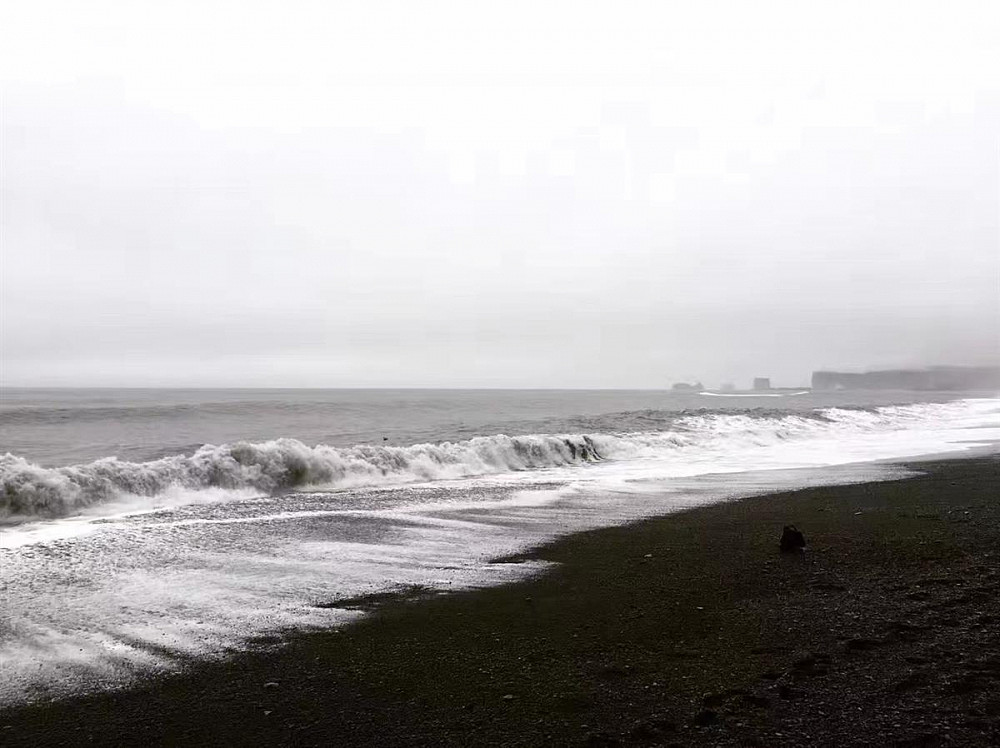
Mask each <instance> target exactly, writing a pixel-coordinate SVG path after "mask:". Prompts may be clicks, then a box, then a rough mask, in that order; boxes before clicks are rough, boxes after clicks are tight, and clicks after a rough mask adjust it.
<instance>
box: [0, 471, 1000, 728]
mask: <svg viewBox="0 0 1000 748" xmlns="http://www.w3.org/2000/svg"><path fill="white" fill-rule="evenodd" d="M911 463H912V467H913V469H914V470H917V471H920V472H921V474H920V475H917V476H914V477H904V478H900V479H896V480H890V481H886V482H881V481H880V482H873V483H860V484H850V485H840V486H833V487H820V488H808V489H802V490H797V491H789V492H781V493H776V494H770V495H762V496H754V497H750V498H746V499H740V500H735V501H730V502H725V503H721V504H714V505H710V506H705V507H699V508H694V509H690V510H686V511H682V512H678V513H675V514H670V515H667V516H665V517H659V518H654V519H649V520H643V521H640V522H637V523H633V524H630V525H626V526H622V527H612V528H604V529H599V530H592V531H588V532H583V533H578V534H575V535H570V536H565V537H563V538H560V539H557V540H555V541H554V542H552V543H551V544H548V545H546V546H543V547H542V548H539V549H537V550H536V551H533V552H530V553H528V554H523V556H522V557H519V558H523V559H525V560H526V559H532V560H542V561H550V562H556V565H554V566H552V567H550V568H549V570H548V571H547V572H545V573H543V574H542V575H540V576H538V577H534V578H530V579H528V580H525V581H521V582H517V583H514V584H511V585H508V586H503V587H495V588H485V589H480V590H474V591H467V592H457V593H451V594H448V595H443V596H425V595H420V594H419V591H418V594H416V595H415V597H417V598H419V599H418V600H416V601H408V600H407V599H406V597H407V596H406V595H403V596H401V597H397V598H396V599H393V600H390V601H389V602H387V603H385V604H384V605H381V606H379V607H377V608H376V609H375V610H374V611H373V612H372V614H371V615H370V616H369V617H368V618H366V619H364V620H362V621H360V622H358V623H356V624H354V625H352V626H350V627H348V628H345V629H335V630H330V631H321V632H304V633H299V634H294V635H292V636H290V637H289V639H288V641H287V643H286V644H285V645H284V646H282V647H281V648H278V649H274V650H271V651H252V652H245V653H241V654H237V655H234V656H232V657H230V658H228V659H227V660H225V661H223V662H207V663H198V664H194V665H192V666H191V667H189V668H188V669H187V670H186V671H185V672H182V673H180V674H177V675H171V676H165V677H163V678H162V679H157V680H155V681H147V682H144V683H142V684H141V685H139V686H137V687H135V688H132V689H130V690H127V691H121V692H110V693H99V694H91V695H85V696H80V697H73V698H70V699H65V700H61V701H56V702H52V703H36V704H33V705H29V706H20V707H13V708H8V709H6V710H3V711H0V729H2V732H0V737H2V738H3V742H4V743H5V744H8V745H21V744H25V745H26V744H33V745H60V744H62V745H70V744H81V743H89V744H115V745H127V744H137V743H153V744H161V743H185V744H211V743H215V744H221V743H229V744H244V743H262V742H267V743H272V744H278V745H288V744H297V745H320V744H339V745H375V744H379V745H467V744H483V745H497V744H504V745H539V744H543V743H547V744H555V745H619V744H620V745H631V744H650V745H671V744H676V745H692V744H698V745H701V744H704V745H769V746H770V745H800V744H804V743H808V744H811V745H866V744H872V743H875V744H887V745H892V744H899V745H907V744H908V745H914V746H915V745H945V744H947V745H982V744H984V743H986V742H989V741H990V740H1000V699H998V698H996V697H995V696H992V695H991V691H992V693H996V692H997V691H1000V603H998V598H1000V595H998V594H997V593H998V592H1000V553H998V552H997V551H995V550H993V549H995V548H1000V505H998V504H997V502H996V498H995V497H996V496H997V495H998V493H1000V491H998V488H1000V457H998V456H997V455H996V454H992V455H990V456H968V457H966V456H962V457H952V458H949V459H946V460H939V461H934V462H927V461H923V460H920V461H917V460H907V461H898V462H897V464H900V465H902V466H904V467H906V466H908V465H910V464H911ZM783 524H796V525H797V526H798V527H799V528H800V529H801V530H803V531H804V532H805V534H806V538H807V541H808V543H809V546H810V550H809V551H808V552H807V553H806V554H803V555H802V556H795V557H782V556H781V555H780V554H779V553H778V552H777V538H778V535H780V529H781V526H782V525H783ZM515 560H516V559H507V561H508V562H513V561H515ZM358 603H359V604H361V605H363V604H364V601H358ZM852 710H853V711H852ZM755 741H756V742H755ZM824 741H826V742H824ZM901 741H911V742H909V743H906V742H901ZM913 741H916V742H913Z"/></svg>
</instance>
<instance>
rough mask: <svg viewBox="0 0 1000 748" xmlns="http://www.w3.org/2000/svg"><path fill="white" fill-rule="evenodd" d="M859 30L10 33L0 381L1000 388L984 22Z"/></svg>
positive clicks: (104, 11) (508, 25) (442, 11)
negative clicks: (987, 382)
mask: <svg viewBox="0 0 1000 748" xmlns="http://www.w3.org/2000/svg"><path fill="white" fill-rule="evenodd" d="M861 7H862V6H852V5H843V4H810V5H809V6H808V7H805V6H802V5H798V4H784V3H776V4H768V5H761V6H757V7H749V6H743V5H736V4H733V5H728V6H724V11H725V12H722V13H719V12H716V11H715V10H713V8H711V7H706V6H698V7H685V6H681V5H659V4H639V5H636V6H632V7H629V8H624V9H622V8H614V9H613V10H612V9H611V6H591V7H587V8H573V9H572V12H569V9H563V8H562V6H558V5H543V6H541V7H535V6H531V5H527V4H513V5H510V6H505V7H504V8H503V9H488V8H485V7H482V6H467V7H462V8H456V7H453V6H447V5H442V4H426V5H421V7H419V8H416V7H409V6H406V5H401V4H393V3H381V4H379V3H375V4H372V5H369V6H366V7H365V8H351V7H340V6H329V7H320V6H312V5H293V6H290V7H288V8H283V9H282V10H281V11H280V12H279V11H277V10H273V11H269V10H268V9H266V8H242V7H241V8H239V9H234V8H233V9H231V8H229V7H228V6H225V5H208V6H205V5H192V6H190V8H188V7H187V6H185V5H184V4H179V5H171V6H170V7H159V8H155V7H143V8H138V7H132V6H122V5H119V4H115V3H109V4H104V5H101V4H98V5H96V6H87V7H83V6H78V5H75V4H72V3H58V2H54V3H32V4H27V5H22V6H20V7H13V8H10V9H8V10H7V11H5V16H6V18H5V23H4V24H3V25H2V29H0V62H2V64H0V70H2V74H0V91H2V96H3V112H2V119H3V121H2V136H0V137H2V151H3V156H4V158H3V167H2V170H3V174H2V188H3V189H2V203H3V205H2V212H3V228H2V232H3V236H2V247H3V251H2V255H3V256H2V273H0V276H2V277H0V300H2V301H0V341H2V356H0V358H2V366H0V384H3V385H4V386H7V387H12V386H19V387H33V386H70V387H81V386H103V387H150V386H158V387H293V388H301V387H309V388H313V387H320V388H328V387H334V388H341V387H352V388H353V387H362V388H369V387H377V388H399V387H407V388H408V387H418V388H428V387H430V388H456V387H457V388H518V389H525V388H547V389H549V388H555V389H563V388H573V389H577V388H586V389H591V388H598V389H607V388H614V389H632V388H641V389H659V388H667V387H669V386H670V385H671V384H672V383H673V382H678V381H689V382H694V381H698V380H700V381H702V382H705V383H706V384H709V383H711V384H712V385H713V386H715V385H719V384H721V383H725V382H734V383H736V384H737V386H740V387H744V386H749V382H750V380H751V379H752V378H753V377H758V376H763V377H770V378H771V380H772V382H773V383H774V384H775V385H776V386H796V385H800V384H801V385H805V384H806V383H807V382H808V381H809V376H810V374H811V372H812V371H814V370H817V369H833V370H849V371H861V370H867V369H886V368H923V367H926V366H930V365H940V364H960V365H985V364H991V365H995V364H997V363H998V362H1000V344H998V341H1000V241H998V236H1000V217H998V205H1000V164H998V160H997V157H996V154H997V151H998V147H1000V75H998V74H997V73H996V70H998V69H1000V64H996V63H997V62H998V58H1000V55H998V54H997V49H996V45H995V39H996V38H998V37H1000V14H998V13H997V12H996V10H995V8H994V6H991V5H989V4H977V3H970V4H968V5H960V6H955V7H949V8H947V9H946V8H943V7H941V6H937V5H932V4H906V5H902V4H899V5H893V4H886V5H879V6H875V7H869V6H864V11H863V15H862V11H861ZM961 9H965V10H966V12H961ZM234 18H238V19H239V23H238V24H234V23H233V20H234ZM862 19H863V22H862ZM40 39H45V42H44V43H38V41H39V40H40Z"/></svg>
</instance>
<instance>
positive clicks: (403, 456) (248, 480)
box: [0, 401, 996, 519]
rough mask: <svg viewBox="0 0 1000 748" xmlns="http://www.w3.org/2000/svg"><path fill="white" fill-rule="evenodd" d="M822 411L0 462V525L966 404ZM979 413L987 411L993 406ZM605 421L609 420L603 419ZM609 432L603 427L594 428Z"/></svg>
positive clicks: (637, 450) (466, 472)
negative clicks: (344, 444) (189, 497)
mask: <svg viewBox="0 0 1000 748" xmlns="http://www.w3.org/2000/svg"><path fill="white" fill-rule="evenodd" d="M970 402H973V401H964V404H963V402H952V403H947V404H922V405H909V406H887V407H881V408H874V409H869V410H862V409H857V410H849V409H838V408H829V409H825V410H819V411H813V412H811V413H803V412H798V413H790V412H785V413H784V414H781V413H779V412H776V411H774V410H767V411H762V412H757V413H754V412H741V413H719V412H716V413H699V414H688V415H684V416H682V417H680V418H677V417H676V416H677V414H672V417H671V418H670V419H669V426H668V427H667V428H665V429H664V428H657V429H649V428H648V426H647V429H643V430H632V429H634V428H635V426H637V425H638V424H639V423H641V422H643V421H645V422H647V423H648V421H649V420H651V416H649V415H648V414H638V415H641V416H642V417H641V418H639V417H638V416H637V414H619V415H618V417H616V418H615V419H614V421H616V422H617V423H619V424H627V426H626V429H628V430H622V431H611V430H610V429H609V430H607V431H599V432H594V433H590V434H567V435H555V434H529V435H524V436H505V435H494V436H483V437H476V438H473V439H469V440H467V441H461V442H444V443H441V444H416V445H412V446H405V447H397V446H370V445H359V446H355V447H350V448H336V447H331V446H328V445H322V444H321V445H317V446H313V447H310V446H307V445H306V444H303V443H302V442H300V441H297V440H295V439H276V440H273V441H266V442H259V443H250V442H238V443H235V444H223V445H220V446H214V445H206V446H203V447H200V448H199V449H197V450H196V451H195V452H194V453H193V454H189V455H172V456H167V457H163V458H160V459H157V460H153V461H150V462H129V461H124V460H119V459H117V458H116V457H107V458H104V459H100V460H96V461H94V462H90V463H87V464H81V465H71V466H66V467H53V468H49V467H43V466H40V465H37V464H34V463H31V462H29V461H28V460H26V459H24V458H22V457H19V456H17V455H13V454H9V453H8V454H6V455H4V456H2V457H0V517H3V518H8V519H17V518H25V519H27V518H46V517H61V516H66V515H68V514H72V513H74V512H78V511H80V510H82V509H84V508H85V507H88V506H91V505H94V504H100V503H104V502H113V501H117V500H125V499H128V498H129V497H136V496H138V497H156V496H158V495H160V494H163V493H165V492H167V491H168V490H174V489H180V490H183V491H206V490H218V489H224V490H225V489H232V490H237V491H240V492H242V493H243V494H244V495H245V492H246V491H248V490H249V491H255V492H259V493H261V494H270V493H277V492H282V491H288V490H294V489H303V488H318V487H354V486H374V485H386V484H393V483H406V482H415V481H433V480H445V479H454V478H468V477H474V476H485V475H492V474H499V473H507V472H511V471H522V470H533V469H540V468H554V467H563V466H571V465H576V464H582V463H588V462H595V461H603V460H609V459H610V460H615V459H628V458H642V457H656V458H663V457H670V458H676V459H678V460H680V459H685V456H686V455H690V454H691V453H692V451H694V452H695V453H696V455H699V456H700V458H701V459H704V458H705V457H706V456H712V455H722V454H726V453H732V452H733V451H734V450H741V449H745V448H748V447H756V446H762V445H769V444H778V443H787V442H790V441H793V442H794V441H797V440H809V439H813V438H817V437H819V438H823V437H838V438H839V437H844V436H848V435H851V434H866V433H872V432H879V431H886V430H893V429H907V428H912V427H919V426H920V424H932V425H933V424H937V423H943V422H945V421H948V420H949V419H952V418H961V417H962V416H964V415H966V414H967V413H968V412H969V411H968V408H969V407H973V406H969V405H967V404H968V403H970ZM991 402H992V403H993V405H987V406H986V407H987V408H990V410H989V412H990V413H991V414H995V413H996V406H995V403H996V401H991ZM609 420H610V419H609ZM601 425H602V426H609V425H611V424H610V423H602V424H601Z"/></svg>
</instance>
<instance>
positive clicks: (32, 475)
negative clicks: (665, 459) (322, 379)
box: [0, 435, 616, 517]
mask: <svg viewBox="0 0 1000 748" xmlns="http://www.w3.org/2000/svg"><path fill="white" fill-rule="evenodd" d="M613 441H616V440H615V438H614V437H609V436H594V437H592V436H587V435H569V436H553V435H529V436H516V437H511V436H504V435H497V436H485V437H477V438H475V439H470V440H469V441H465V442H457V443H452V442H445V443H443V444H417V445H414V446H410V447H392V446H384V447H383V446H368V445H360V446H356V447H351V448H349V449H337V448H334V447H330V446H326V445H322V444H321V445H318V446H315V447H309V446H307V445H305V444H303V443H302V442H300V441H297V440H295V439H276V440H274V441H268V442H260V443H251V442H237V443H235V444H224V445H221V446H214V445H206V446H204V447H201V448H200V449H198V450H197V451H196V452H195V453H194V454H192V455H190V456H185V455H175V456H170V457H164V458H162V459H159V460H153V461H151V462H128V461H123V460H119V459H117V458H116V457H107V458H104V459H101V460H96V461H95V462H91V463H87V464H84V465H71V466H68V467H57V468H45V467H42V466H40V465H36V464H34V463H31V462H29V461H27V460H25V459H24V458H22V457H18V456H16V455H12V454H10V453H8V454H6V455H3V456H2V457H0V516H4V517H12V516H15V517H16V516H24V517H58V516H64V515H66V514H69V513H71V512H73V511H75V510H78V509H81V508H83V507H86V506H89V505H91V504H96V503H101V502H107V501H112V500H116V499H120V498H123V497H126V496H130V495H131V496H147V497H148V496H156V495H157V494H160V493H163V492H164V491H166V490H167V489H168V488H174V487H179V488H185V489H190V490H203V489H206V488H224V489H252V490H256V491H260V492H262V493H274V492H279V491H286V490H290V489H295V488H303V487H308V486H312V487H318V486H336V487H345V486H356V485H372V484H386V483H401V482H410V481H420V480H426V481H430V480H441V479H447V478H463V477H469V476H474V475H488V474H492V473H501V472H510V471H517V470H531V469H537V468H544V467H558V466H562V465H571V464H575V463H582V462H592V461H595V460H599V459H602V456H603V454H602V452H603V451H604V450H603V449H602V446H601V445H600V443H601V442H603V443H604V447H605V448H606V447H607V446H609V445H610V444H611V443H612V442H613Z"/></svg>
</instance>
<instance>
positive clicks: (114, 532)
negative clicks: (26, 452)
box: [0, 399, 1000, 702]
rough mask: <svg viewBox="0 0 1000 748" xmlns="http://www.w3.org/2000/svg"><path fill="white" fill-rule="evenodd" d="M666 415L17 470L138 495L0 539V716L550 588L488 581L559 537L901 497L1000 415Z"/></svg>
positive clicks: (86, 506)
mask: <svg viewBox="0 0 1000 748" xmlns="http://www.w3.org/2000/svg"><path fill="white" fill-rule="evenodd" d="M675 416H676V417H672V418H669V419H666V418H664V419H663V422H664V423H669V426H668V427H667V428H664V429H660V430H648V431H621V432H599V433H597V432H595V433H591V434H587V435H582V434H578V435H568V436H567V435H552V434H535V435H528V436H523V437H499V436H495V437H480V438H478V439H471V440H466V441H464V442H449V443H445V444H437V445H411V446H406V447H377V448H376V447H363V448H347V449H333V448H331V447H322V446H320V447H308V446H306V445H304V444H302V443H301V442H298V443H294V444H289V443H283V442H281V440H278V441H275V442H263V443H259V444H254V445H232V446H230V447H212V448H208V449H205V450H204V451H203V452H202V451H201V450H199V452H201V454H200V455H199V453H198V452H196V453H195V455H198V457H197V459H194V458H195V455H191V456H187V457H184V456H178V457H172V458H166V463H167V467H169V469H165V468H164V465H163V461H154V462H153V463H127V462H118V463H117V464H116V465H115V470H109V469H108V465H107V463H108V461H107V460H101V461H98V462H97V463H87V464H85V465H82V466H74V467H72V468H41V467H39V466H37V465H31V464H30V463H27V461H24V460H20V459H14V460H10V461H8V462H7V463H6V464H8V465H12V466H13V467H14V468H15V470H16V471H26V472H27V473H28V475H29V476H30V477H31V479H32V480H34V481H40V482H41V484H42V485H49V486H53V485H54V486H65V485H66V483H65V482H67V481H68V482H70V483H72V482H73V481H78V483H76V484H75V485H73V486H71V488H70V490H72V491H86V490H87V487H88V486H89V485H91V483H89V482H88V481H90V480H92V476H94V475H100V476H104V477H105V478H106V479H107V476H109V475H118V474H126V478H125V479H123V480H121V481H119V482H116V481H115V480H114V479H107V482H105V483H99V484H98V485H100V486H102V487H103V488H107V489H110V490H107V492H106V493H104V492H99V493H97V494H95V495H94V498H93V500H91V501H90V502H89V503H88V502H87V501H82V502H78V503H75V504H74V503H72V502H68V503H66V504H64V505H62V506H64V507H66V510H68V511H74V512H77V514H76V515H75V516H72V517H57V518H48V519H46V518H43V517H39V516H35V517H34V518H33V520H32V521H30V522H27V523H24V524H21V525H18V526H14V527H7V528H6V529H5V530H4V532H3V533H2V538H3V541H4V543H3V544H4V545H5V546H6V547H5V548H0V554H2V555H0V576H2V582H3V585H4V587H5V603H6V608H7V611H8V616H7V618H6V620H4V622H3V623H2V624H0V625H2V629H0V632H2V633H0V659H2V661H3V663H4V679H3V683H2V684H0V700H3V701H7V702H11V701H23V700H26V699H32V698H38V697H42V696H52V695H58V694H60V693H69V692H74V691H81V690H88V689H93V688H104V687H108V686H114V685H117V684H122V683H126V682H128V680H129V679H130V678H134V677H136V675H137V674H140V675H141V674H144V673H150V672H162V671H164V670H170V669H171V668H174V667H176V666H177V663H178V662H179V661H180V660H179V658H180V657H181V655H183V656H195V657H216V656H219V655H221V654H224V653H225V652H227V651H230V650H232V649H233V648H240V647H247V646H251V645H252V642H253V641H254V640H255V638H256V637H260V636H266V635H273V634H276V633H278V634H280V633H281V632H282V631H285V630H288V629H292V628H303V627H311V626H336V625H340V624H342V623H346V622H349V621H350V620H353V619H354V617H356V615H357V614H356V613H352V612H349V611H344V610H339V609H338V608H336V605H335V604H334V605H333V606H332V607H331V601H335V600H337V599H343V598H346V597H351V596H354V595H361V594H369V593H372V592H379V591H384V590H387V589H391V588H393V587H396V586H402V585H421V586H424V587H429V588H432V589H460V588H467V587H476V586H482V585H489V584H497V583H501V582H505V581H510V580H512V579H517V578H519V577H520V576H521V575H524V574H527V573H531V572H533V571H536V570H537V568H538V567H537V566H516V565H506V564H495V563H490V561H491V560H492V559H495V558H498V557H501V556H505V555H508V554H512V553H517V552H519V551H522V550H524V549H526V548H528V547H531V546H534V545H538V544H539V543H543V542H545V541H547V540H549V539H551V538H553V537H555V536H557V535H559V534H563V533H567V532H573V531H577V530H582V529H589V528H593V527H600V526H606V525H609V524H616V523H620V522H625V521H630V520H634V519H638V518H641V517H645V516H651V515H656V514H662V513H665V512H670V511H677V510H680V509H685V508H689V507H693V506H698V505H701V504H704V503H709V502H713V501H720V500H725V499H727V498H731V497H733V496H739V495H747V494H750V493H760V492H764V491H768V490H774V489H778V488H793V487H799V486H803V485H810V484H821V483H834V482H848V481H853V480H861V479H865V480H871V479H877V478H886V477H893V476H896V475H898V474H899V471H898V470H895V469H893V468H891V467H888V466H884V465H876V464H873V463H872V461H873V460H885V459H890V460H892V459H897V460H898V459H903V458H908V457H914V456H918V455H922V454H927V453H944V452H951V453H957V452H962V451H965V450H968V449H970V448H973V447H976V446H982V445H988V444H991V443H996V442H998V441H1000V401H998V400H996V399H992V400H964V401H954V402H949V403H934V404H928V403H924V404H916V405H906V406H891V407H879V408H867V409H863V408H856V409H845V408H823V409H819V410H816V411H814V412H805V413H802V412H798V413H776V412H774V411H768V412H766V413H764V412H760V413H756V412H745V411H741V412H735V413H734V412H703V413H694V414H687V415H680V416H677V414H675ZM644 419H645V420H647V421H648V420H650V418H649V417H646V416H644ZM622 420H623V421H624V422H627V423H630V424H631V423H635V422H636V420H638V419H636V418H634V417H632V416H629V417H623V418H622ZM581 447H588V449H589V450H590V451H581ZM574 448H575V449H576V452H575V454H574ZM234 454H235V455H239V456H240V457H239V458H238V459H237V458H236V457H234ZM98 463H99V464H98ZM26 464H27V466H26ZM151 465H152V466H151ZM212 465H221V466H222V467H223V468H228V472H227V470H224V469H219V470H216V469H215V468H214V467H212V468H211V469H209V467H210V466H212ZM288 465H291V467H288ZM297 466H298V467H297ZM336 466H349V467H350V469H347V468H344V469H343V470H342V472H340V473H337V472H335V471H334V467H336ZM300 468H301V469H300ZM803 468H807V470H805V471H803ZM130 471H134V472H136V473H139V474H141V475H145V476H149V475H154V476H158V477H157V478H156V480H150V482H149V483H148V484H141V485H143V486H146V487H148V489H149V490H150V491H151V492H150V494H149V495H139V494H136V493H133V494H131V495H129V494H127V493H123V492H121V491H120V490H119V489H120V487H121V486H124V487H125V488H126V489H129V490H132V489H133V488H134V486H136V485H137V484H136V482H135V480H134V478H133V477H131V476H129V475H128V474H129V472H130ZM157 471H161V472H157ZM19 474H20V473H19ZM53 475H54V476H55V478H53ZM220 475H225V476H227V477H226V478H225V480H220V479H219V478H218V476H220ZM81 476H84V478H83V479H81ZM176 476H181V479H180V480H168V479H167V478H171V477H176ZM205 476H208V477H209V478H208V480H203V478H204V477H205ZM233 476H235V478H234V477H233ZM290 476H291V477H290ZM7 477H8V476H5V480H6V478H7ZM295 480H298V481H299V482H298V483H295V482H294V481H295ZM289 481H292V482H289ZM323 481H326V483H327V487H326V488H321V487H322V486H323ZM352 481H353V484H352ZM366 481H367V483H366ZM29 483H30V482H29ZM234 484H239V485H234ZM4 485H5V486H6V485H14V486H16V487H21V486H24V485H26V484H25V483H24V482H23V478H22V479H18V480H14V481H12V482H11V483H9V484H8V483H5V484H4ZM272 485H274V486H282V487H283V488H282V490H271V489H269V486H272ZM291 488H294V489H295V490H289V489H291ZM330 488H335V489H336V490H330ZM302 489H307V490H308V492H303V490H302ZM5 490H6V489H5ZM240 492H242V493H240ZM75 495H79V494H75ZM132 500H135V501H137V502H139V503H137V504H130V501H132ZM43 506H45V507H48V506H51V505H50V504H44V505H43ZM130 507H132V508H133V509H134V510H135V511H132V512H130V511H129V508H130Z"/></svg>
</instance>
